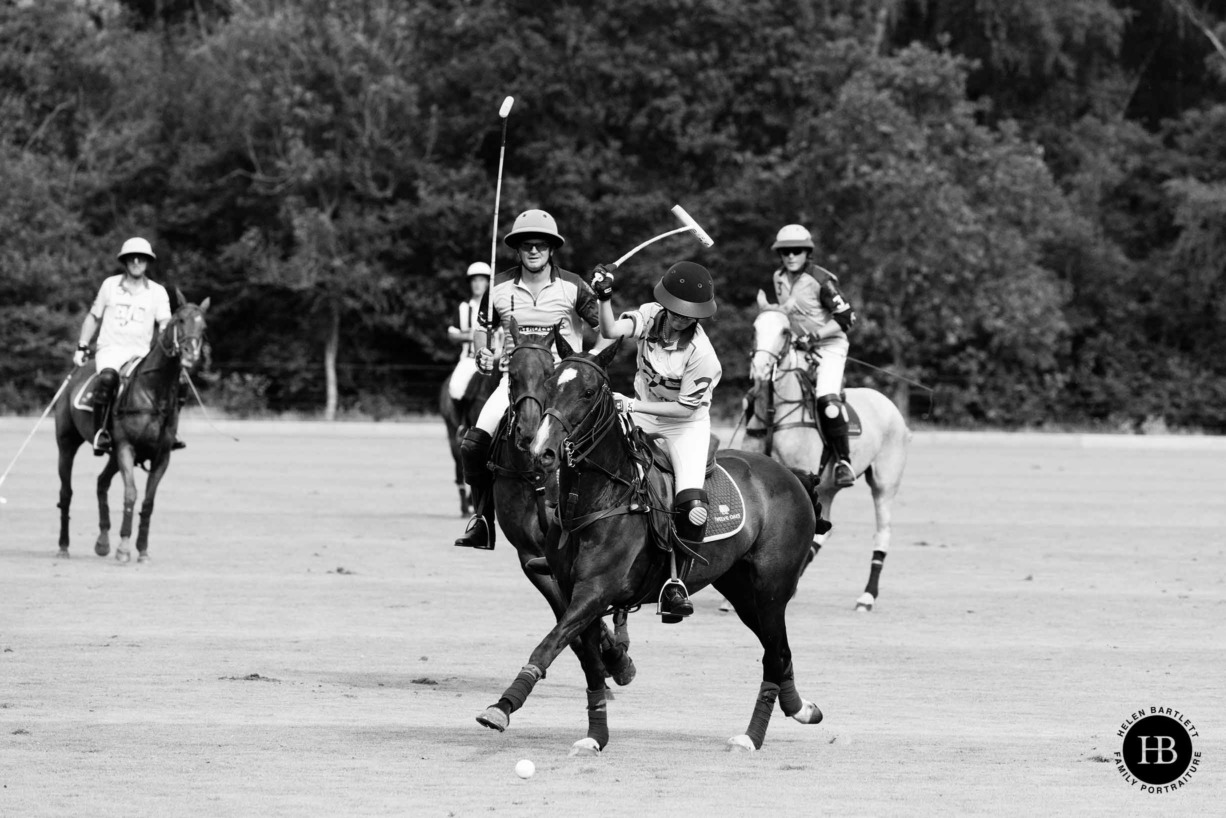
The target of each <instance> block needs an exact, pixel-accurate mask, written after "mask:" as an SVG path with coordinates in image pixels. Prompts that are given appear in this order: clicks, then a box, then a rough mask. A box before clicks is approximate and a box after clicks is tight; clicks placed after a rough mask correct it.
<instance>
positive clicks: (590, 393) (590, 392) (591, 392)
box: [583, 389, 596, 400]
mask: <svg viewBox="0 0 1226 818" xmlns="http://www.w3.org/2000/svg"><path fill="white" fill-rule="evenodd" d="M594 397H596V390H595V389H585V390H584V392H583V399H584V400H591V399H592V398H594Z"/></svg>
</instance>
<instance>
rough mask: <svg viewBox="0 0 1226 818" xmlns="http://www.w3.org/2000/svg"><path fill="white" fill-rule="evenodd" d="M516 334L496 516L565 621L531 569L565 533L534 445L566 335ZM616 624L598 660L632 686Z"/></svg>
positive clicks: (542, 585)
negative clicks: (556, 346)
mask: <svg viewBox="0 0 1226 818" xmlns="http://www.w3.org/2000/svg"><path fill="white" fill-rule="evenodd" d="M510 331H511V338H512V339H513V340H514V342H515V345H514V347H513V349H512V350H511V352H510V353H509V355H508V359H507V371H506V378H507V387H508V391H509V395H510V406H509V407H508V410H507V414H506V416H505V418H504V419H503V423H502V431H501V434H497V435H496V436H495V437H496V441H495V444H494V447H493V449H492V451H491V453H490V461H491V462H490V467H491V468H492V469H493V471H494V474H495V480H494V508H495V517H496V518H497V520H498V524H499V526H500V527H501V528H502V532H503V534H505V535H506V537H507V540H508V541H510V543H511V544H512V545H513V546H515V551H516V553H517V554H518V556H519V564H520V569H521V570H522V571H523V572H524V576H526V577H527V578H528V581H529V582H531V583H532V585H533V587H535V588H536V590H537V591H539V592H540V594H541V596H543V597H545V600H546V601H547V602H548V603H549V607H550V608H552V609H553V614H554V617H556V618H560V617H561V616H562V614H563V613H564V612H565V611H566V601H565V599H564V598H563V596H562V592H561V590H560V589H559V587H558V583H557V580H555V579H554V578H553V577H552V576H548V575H542V574H539V573H537V572H536V571H533V570H532V569H530V568H529V567H528V561H529V560H531V559H533V558H536V557H540V556H543V555H544V546H545V543H546V541H547V539H549V538H550V537H552V538H553V539H554V540H556V539H557V537H558V534H559V529H558V528H557V525H556V522H552V521H553V520H554V507H556V506H557V481H556V480H554V479H550V476H549V475H548V474H546V473H545V472H544V471H543V470H541V469H539V468H537V467H536V465H535V464H534V463H533V460H532V455H531V454H530V453H529V451H528V446H529V444H530V443H531V442H532V438H533V437H534V436H535V435H536V431H537V429H538V428H539V427H540V425H541V419H542V418H543V416H544V414H543V413H544V405H543V404H542V402H541V400H542V398H543V397H544V389H545V382H546V380H548V378H549V376H550V375H552V374H553V368H554V355H553V343H552V342H553V339H554V338H558V337H561V336H560V335H559V334H558V333H557V331H556V330H555V332H554V333H552V334H551V335H549V336H546V337H544V338H539V337H537V336H533V335H526V334H525V335H520V332H519V325H518V324H517V323H516V322H515V320H514V319H512V320H511V327H510ZM563 343H565V342H564V341H563ZM615 623H616V634H614V633H611V632H610V631H609V629H608V627H607V626H606V625H604V622H603V621H602V622H601V636H600V641H599V647H598V651H597V654H596V656H595V661H598V662H599V663H601V664H602V665H604V667H605V670H604V672H602V678H603V676H605V675H608V676H611V677H612V678H613V680H614V681H615V682H617V684H619V685H627V684H629V683H630V682H631V681H632V680H633V679H634V675H635V667H634V662H633V661H632V660H631V659H630V656H629V654H628V650H629V647H630V637H629V635H628V632H627V629H626V620H625V617H624V616H621V617H618V618H616V619H615ZM572 647H573V648H574V650H575V652H576V653H577V654H580V653H581V651H583V650H584V646H583V645H582V644H580V643H579V642H578V641H576V642H575V644H574V645H572ZM580 661H582V656H580ZM601 687H604V684H603V682H602V683H601Z"/></svg>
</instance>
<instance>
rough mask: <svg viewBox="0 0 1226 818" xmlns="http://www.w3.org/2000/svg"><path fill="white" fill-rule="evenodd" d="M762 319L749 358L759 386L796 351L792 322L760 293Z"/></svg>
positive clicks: (755, 327)
mask: <svg viewBox="0 0 1226 818" xmlns="http://www.w3.org/2000/svg"><path fill="white" fill-rule="evenodd" d="M758 308H759V312H758V317H757V318H755V319H754V322H753V352H752V353H751V354H750V357H749V375H750V377H751V378H752V379H753V382H754V385H755V386H757V385H759V384H761V383H763V382H765V381H769V380H770V379H771V378H772V377H773V376H774V374H775V368H776V367H778V365H779V362H780V361H782V360H783V359H784V358H785V357H787V355H788V353H790V352H791V351H792V339H793V336H794V333H793V331H792V322H791V319H790V318H789V317H788V314H787V313H785V312H784V311H783V310H782V309H781V308H780V307H777V306H775V305H774V304H768V303H767V302H766V296H765V295H763V293H762V291H761V290H759V291H758Z"/></svg>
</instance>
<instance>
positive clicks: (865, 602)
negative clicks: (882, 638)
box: [856, 591, 877, 613]
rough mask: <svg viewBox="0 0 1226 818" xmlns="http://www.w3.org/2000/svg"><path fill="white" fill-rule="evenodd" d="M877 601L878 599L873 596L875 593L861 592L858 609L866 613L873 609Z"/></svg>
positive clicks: (857, 601) (857, 602)
mask: <svg viewBox="0 0 1226 818" xmlns="http://www.w3.org/2000/svg"><path fill="white" fill-rule="evenodd" d="M876 603H877V600H876V599H875V598H874V597H873V595H872V594H870V593H869V592H867V591H865V592H864V593H862V594H860V598H859V599H857V600H856V610H857V611H858V612H861V613H866V612H868V611H871V610H872V609H873V605H875V604H876Z"/></svg>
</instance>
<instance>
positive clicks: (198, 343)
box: [157, 311, 204, 359]
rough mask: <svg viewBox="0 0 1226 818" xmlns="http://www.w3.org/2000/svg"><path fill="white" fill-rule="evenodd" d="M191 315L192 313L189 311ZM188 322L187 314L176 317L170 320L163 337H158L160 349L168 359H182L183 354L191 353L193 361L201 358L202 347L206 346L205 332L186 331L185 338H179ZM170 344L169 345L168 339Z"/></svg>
mask: <svg viewBox="0 0 1226 818" xmlns="http://www.w3.org/2000/svg"><path fill="white" fill-rule="evenodd" d="M189 313H190V311H189ZM185 323H187V321H186V314H184V315H175V316H174V317H173V318H171V320H170V326H168V327H167V328H166V329H165V330H164V331H163V332H162V333H161V335H159V336H158V341H157V343H158V348H159V349H161V350H162V354H163V355H165V356H166V357H168V358H182V356H183V354H184V353H185V352H186V353H190V354H191V355H192V357H193V359H196V358H198V357H199V356H200V352H201V349H202V347H203V346H204V331H203V330H202V331H200V332H198V333H188V332H186V331H184V333H183V337H182V338H180V337H179V329H180V327H181V326H183V325H184V324H185ZM168 335H169V336H170V338H169V344H168V343H167V337H166V336H168Z"/></svg>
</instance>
